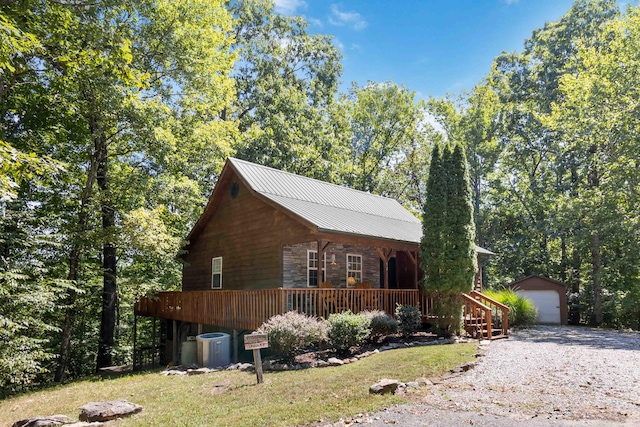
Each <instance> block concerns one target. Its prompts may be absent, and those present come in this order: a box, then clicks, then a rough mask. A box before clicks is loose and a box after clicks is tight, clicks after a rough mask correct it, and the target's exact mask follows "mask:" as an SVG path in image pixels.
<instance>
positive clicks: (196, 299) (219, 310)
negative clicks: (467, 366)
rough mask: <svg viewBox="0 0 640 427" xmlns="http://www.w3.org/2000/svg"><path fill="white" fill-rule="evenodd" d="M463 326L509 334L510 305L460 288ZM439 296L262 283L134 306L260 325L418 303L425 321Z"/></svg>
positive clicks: (167, 295) (196, 319) (143, 312)
mask: <svg viewBox="0 0 640 427" xmlns="http://www.w3.org/2000/svg"><path fill="white" fill-rule="evenodd" d="M462 299H463V310H464V312H463V319H464V322H465V329H466V330H467V332H469V333H470V334H472V335H473V336H478V337H480V336H479V334H480V335H481V336H484V337H485V338H487V339H495V338H498V337H506V336H508V331H509V323H508V308H507V307H506V306H503V305H502V304H500V303H498V302H496V301H494V300H491V299H490V298H487V297H486V296H484V295H483V294H481V293H480V292H476V291H473V292H471V293H470V294H462ZM434 301H435V297H434V296H433V295H430V294H427V293H425V292H422V291H420V290H417V289H352V288H339V289H313V288H311V289H310V288H294V289H285V288H278V289H261V290H253V291H231V290H214V291H182V292H161V293H159V294H157V295H156V296H155V297H152V298H151V297H142V298H140V300H139V301H138V302H136V304H135V306H134V314H135V315H136V316H149V317H154V318H161V319H166V320H176V321H181V322H189V323H195V324H199V325H212V326H218V327H223V328H230V329H237V330H256V329H257V328H259V327H260V325H262V323H264V322H265V321H267V320H268V319H269V318H271V317H273V316H276V315H279V314H284V313H286V312H288V311H298V312H300V313H305V314H307V315H310V316H316V317H322V318H327V317H329V315H330V314H331V313H340V312H342V311H345V310H351V311H352V312H353V313H359V312H361V311H365V310H382V311H384V312H386V313H388V314H390V315H394V313H395V308H396V305H397V304H402V305H412V306H416V305H418V304H419V305H420V310H421V311H422V319H423V322H424V323H429V321H432V320H433V319H434V316H433V307H434Z"/></svg>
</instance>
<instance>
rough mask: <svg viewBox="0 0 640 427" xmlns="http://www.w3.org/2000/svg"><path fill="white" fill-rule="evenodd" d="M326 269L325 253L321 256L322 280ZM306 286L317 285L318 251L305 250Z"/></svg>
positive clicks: (314, 286) (315, 286)
mask: <svg viewBox="0 0 640 427" xmlns="http://www.w3.org/2000/svg"><path fill="white" fill-rule="evenodd" d="M326 271H327V253H326V252H325V253H324V254H323V256H322V281H323V282H324V281H325V278H326V276H325V274H326ZM307 286H308V287H310V288H317V287H318V251H312V250H307Z"/></svg>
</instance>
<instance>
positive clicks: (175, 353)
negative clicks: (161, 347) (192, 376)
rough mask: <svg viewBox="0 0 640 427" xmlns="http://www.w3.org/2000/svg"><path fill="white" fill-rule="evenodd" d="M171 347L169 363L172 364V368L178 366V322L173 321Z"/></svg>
mask: <svg viewBox="0 0 640 427" xmlns="http://www.w3.org/2000/svg"><path fill="white" fill-rule="evenodd" d="M172 341H173V345H172V346H171V347H173V348H172V349H171V350H172V357H171V361H172V362H173V366H176V365H177V364H178V321H177V320H174V321H173V340H172Z"/></svg>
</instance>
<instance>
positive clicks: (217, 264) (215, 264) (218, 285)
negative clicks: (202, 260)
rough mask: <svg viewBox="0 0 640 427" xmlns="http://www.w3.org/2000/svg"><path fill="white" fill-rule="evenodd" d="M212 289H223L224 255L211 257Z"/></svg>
mask: <svg viewBox="0 0 640 427" xmlns="http://www.w3.org/2000/svg"><path fill="white" fill-rule="evenodd" d="M211 289H222V257H217V258H213V259H211Z"/></svg>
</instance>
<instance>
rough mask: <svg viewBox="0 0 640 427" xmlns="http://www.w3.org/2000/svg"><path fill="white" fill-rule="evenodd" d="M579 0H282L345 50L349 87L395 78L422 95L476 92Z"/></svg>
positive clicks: (281, 7) (289, 11)
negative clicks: (498, 62) (504, 60)
mask: <svg viewBox="0 0 640 427" xmlns="http://www.w3.org/2000/svg"><path fill="white" fill-rule="evenodd" d="M572 3H573V1H572V0H344V1H341V2H338V1H336V2H333V1H332V0H276V10H277V11H278V12H280V13H282V14H285V15H294V14H295V15H302V16H304V17H305V18H306V20H307V21H308V22H309V23H310V26H309V29H308V31H309V32H310V33H322V34H328V35H333V36H334V37H335V44H336V45H337V46H338V47H339V48H340V49H341V50H342V52H343V54H344V58H343V60H342V65H343V76H342V81H343V84H342V87H341V90H342V91H346V90H347V89H348V87H350V86H351V82H352V81H355V82H357V83H358V84H359V85H363V84H365V83H366V82H367V81H369V80H371V81H376V82H380V81H386V80H392V81H393V82H395V83H398V84H404V85H405V86H407V87H408V88H409V89H411V90H414V91H415V92H416V93H417V95H418V96H419V97H421V98H426V97H427V96H429V95H434V96H443V95H445V94H446V93H452V94H453V93H459V92H461V91H462V90H470V89H472V88H473V86H474V85H475V84H476V83H478V81H479V80H480V79H481V78H482V77H483V76H485V75H486V74H487V73H488V72H489V71H490V69H491V63H492V61H493V59H494V58H495V57H496V56H497V55H499V54H500V53H501V52H502V51H521V50H522V49H523V45H524V41H525V39H526V38H528V37H530V36H531V33H532V31H533V30H534V29H536V28H541V27H542V26H544V24H545V22H551V21H556V20H558V19H559V18H560V17H561V16H562V15H564V14H565V13H566V12H567V11H568V10H569V8H570V7H571V4H572Z"/></svg>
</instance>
